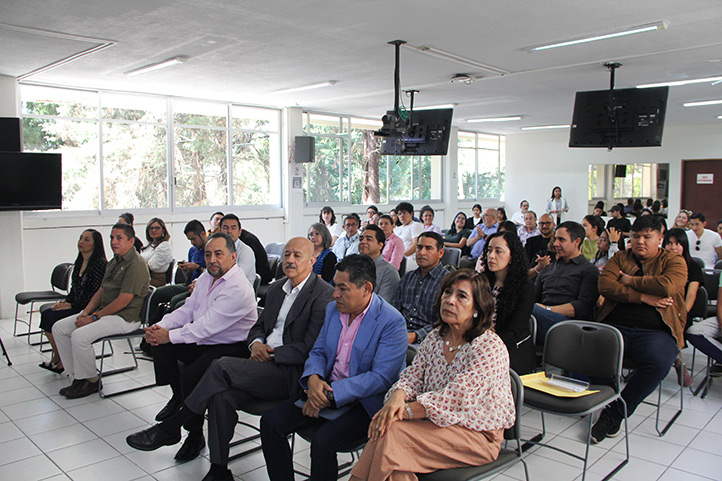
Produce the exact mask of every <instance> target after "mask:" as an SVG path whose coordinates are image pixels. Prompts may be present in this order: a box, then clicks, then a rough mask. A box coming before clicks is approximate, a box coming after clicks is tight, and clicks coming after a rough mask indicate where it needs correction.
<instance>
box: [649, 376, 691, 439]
mask: <svg viewBox="0 0 722 481" xmlns="http://www.w3.org/2000/svg"><path fill="white" fill-rule="evenodd" d="M684 369H685V365H684V363H682V372H684ZM661 408H662V383H659V395H658V397H657V416H656V419H655V422H654V429H655V430H656V431H657V434H658V435H659V436H660V437H662V436H664V435H665V434H667V431H669V428H671V427H672V425H673V424H674V422H675V421H676V420H677V418H678V417H679V415H680V414H682V410H683V409H684V387H683V386H680V387H679V409H678V410H677V412H676V413H674V416H672V419H670V420H669V421H667V424H666V425H665V426H664V429H662V430H661V431H660V430H659V411H660V410H661Z"/></svg>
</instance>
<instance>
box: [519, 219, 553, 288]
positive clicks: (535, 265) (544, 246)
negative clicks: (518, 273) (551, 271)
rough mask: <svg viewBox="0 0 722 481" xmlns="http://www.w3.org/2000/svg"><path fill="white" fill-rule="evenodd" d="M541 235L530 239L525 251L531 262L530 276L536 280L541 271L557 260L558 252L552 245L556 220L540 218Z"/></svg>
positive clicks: (527, 241)
mask: <svg viewBox="0 0 722 481" xmlns="http://www.w3.org/2000/svg"><path fill="white" fill-rule="evenodd" d="M539 233H540V234H541V235H538V236H534V237H529V238H528V239H527V240H526V244H525V245H524V249H525V250H526V258H527V259H528V260H529V264H530V270H529V275H530V276H531V277H532V278H535V277H536V276H537V275H538V274H539V271H541V270H542V269H543V268H544V267H545V266H547V265H549V263H550V262H551V261H553V260H554V259H556V252H554V247H553V245H551V244H552V242H553V240H554V218H553V217H552V216H550V215H549V214H544V215H542V216H541V217H540V218H539Z"/></svg>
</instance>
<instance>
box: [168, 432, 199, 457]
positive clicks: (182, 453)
mask: <svg viewBox="0 0 722 481" xmlns="http://www.w3.org/2000/svg"><path fill="white" fill-rule="evenodd" d="M205 447H206V439H205V438H204V437H203V435H202V434H199V435H196V434H189V435H188V437H187V438H186V440H185V441H184V442H183V446H181V448H180V449H179V450H178V452H177V453H175V460H176V461H192V460H193V459H196V458H197V457H198V455H199V454H201V451H203V448H205Z"/></svg>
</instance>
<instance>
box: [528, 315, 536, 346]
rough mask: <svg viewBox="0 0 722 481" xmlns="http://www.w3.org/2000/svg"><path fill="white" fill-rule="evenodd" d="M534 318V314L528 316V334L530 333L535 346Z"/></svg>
mask: <svg viewBox="0 0 722 481" xmlns="http://www.w3.org/2000/svg"><path fill="white" fill-rule="evenodd" d="M536 330H537V327H536V317H534V314H531V315H529V332H531V340H532V342H533V343H534V345H535V346H536Z"/></svg>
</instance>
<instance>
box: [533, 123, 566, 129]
mask: <svg viewBox="0 0 722 481" xmlns="http://www.w3.org/2000/svg"><path fill="white" fill-rule="evenodd" d="M569 127H570V125H569V124H567V125H537V126H534V127H522V128H521V130H546V129H568V128H569Z"/></svg>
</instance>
